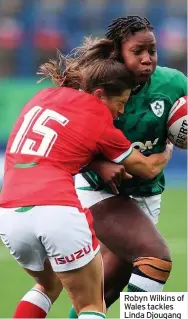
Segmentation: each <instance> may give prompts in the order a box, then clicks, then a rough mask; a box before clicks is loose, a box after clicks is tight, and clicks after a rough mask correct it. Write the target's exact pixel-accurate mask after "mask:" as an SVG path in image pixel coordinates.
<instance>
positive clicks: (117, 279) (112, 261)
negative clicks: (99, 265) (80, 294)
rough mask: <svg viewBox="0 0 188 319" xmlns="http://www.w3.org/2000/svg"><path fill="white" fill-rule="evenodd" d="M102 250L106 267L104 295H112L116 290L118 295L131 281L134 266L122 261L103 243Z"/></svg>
mask: <svg viewBox="0 0 188 319" xmlns="http://www.w3.org/2000/svg"><path fill="white" fill-rule="evenodd" d="M100 248H101V249H100V250H101V254H102V258H103V266H104V294H105V295H106V294H108V295H111V294H113V292H114V290H115V291H117V294H118V293H119V292H120V291H122V290H123V288H124V287H125V285H126V284H127V282H128V281H129V278H130V275H131V272H132V264H130V263H126V262H125V261H124V260H122V259H120V258H119V257H118V256H117V255H115V254H114V253H112V252H111V251H110V250H109V249H108V248H107V247H106V246H105V245H104V244H103V243H101V242H100Z"/></svg>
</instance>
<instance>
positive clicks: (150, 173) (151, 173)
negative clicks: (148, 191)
mask: <svg viewBox="0 0 188 319" xmlns="http://www.w3.org/2000/svg"><path fill="white" fill-rule="evenodd" d="M157 175H158V172H156V170H155V169H148V170H147V172H146V176H145V177H146V178H148V179H153V178H154V177H155V176H157Z"/></svg>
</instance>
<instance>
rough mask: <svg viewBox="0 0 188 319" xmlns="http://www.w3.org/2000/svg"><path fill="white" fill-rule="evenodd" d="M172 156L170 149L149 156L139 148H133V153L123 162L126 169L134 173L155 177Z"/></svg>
mask: <svg viewBox="0 0 188 319" xmlns="http://www.w3.org/2000/svg"><path fill="white" fill-rule="evenodd" d="M170 157H171V151H170V150H169V149H167V150H165V151H164V152H162V153H159V154H152V155H150V156H148V157H146V156H144V155H142V154H141V153H140V152H138V151H137V150H133V152H132V154H131V155H130V156H129V157H127V158H126V159H125V160H124V161H123V163H122V164H123V165H124V167H125V169H126V170H127V171H128V172H129V173H131V174H133V175H137V176H140V177H142V178H149V179H153V178H154V177H155V176H156V175H158V174H159V173H160V172H161V171H162V170H163V168H164V167H165V166H166V165H167V163H168V161H169V159H170Z"/></svg>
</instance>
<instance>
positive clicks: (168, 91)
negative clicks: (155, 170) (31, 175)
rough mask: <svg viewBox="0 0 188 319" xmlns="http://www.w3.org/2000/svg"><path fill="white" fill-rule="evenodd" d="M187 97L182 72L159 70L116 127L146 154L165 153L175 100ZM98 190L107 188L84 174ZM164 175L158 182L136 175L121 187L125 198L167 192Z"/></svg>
mask: <svg viewBox="0 0 188 319" xmlns="http://www.w3.org/2000/svg"><path fill="white" fill-rule="evenodd" d="M185 95H187V78H186V76H185V75H184V74H183V73H181V72H180V71H178V70H175V69H170V68H166V67H159V66H158V67H157V68H156V70H155V72H154V73H153V75H152V76H151V78H150V79H149V81H148V82H147V83H146V84H145V86H144V87H143V88H142V89H141V90H140V91H139V92H138V93H137V94H135V95H132V96H131V97H130V99H129V101H128V102H127V103H126V105H125V111H124V114H121V115H120V116H119V118H118V119H117V120H115V122H114V124H115V126H116V127H117V128H118V129H120V130H121V131H122V132H123V133H124V135H125V136H126V137H127V138H128V139H129V140H130V141H131V142H132V145H133V146H134V147H135V148H136V149H138V150H139V151H140V152H141V153H142V154H144V155H145V156H148V155H150V154H154V153H159V152H162V151H164V149H165V144H166V139H167V125H166V123H167V118H168V114H169V111H170V109H171V107H172V106H173V104H174V103H175V101H176V100H177V99H178V98H180V97H182V96H185ZM84 177H86V178H87V181H89V182H90V185H91V186H94V187H93V188H95V189H106V190H107V191H108V192H110V189H107V188H106V187H105V185H104V183H103V181H102V180H101V179H100V177H99V176H98V175H97V174H95V173H94V172H93V171H90V172H88V173H86V174H84ZM164 188H165V179H164V173H163V172H161V173H160V174H159V175H158V176H156V177H155V178H154V179H152V180H151V179H143V178H140V177H136V176H134V177H133V178H132V179H130V180H125V181H124V182H123V183H122V184H121V186H120V188H119V191H120V194H121V195H123V194H124V195H133V196H152V195H157V194H160V193H162V192H163V190H164Z"/></svg>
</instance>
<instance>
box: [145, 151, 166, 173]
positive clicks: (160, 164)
mask: <svg viewBox="0 0 188 319" xmlns="http://www.w3.org/2000/svg"><path fill="white" fill-rule="evenodd" d="M169 159H170V154H169V153H168V152H166V151H164V152H163V153H159V154H152V155H150V156H149V157H148V161H149V162H150V165H151V166H152V174H153V176H154V177H155V176H156V175H158V174H159V173H160V172H161V171H162V170H163V169H164V168H165V167H166V165H167V163H168V161H169Z"/></svg>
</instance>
